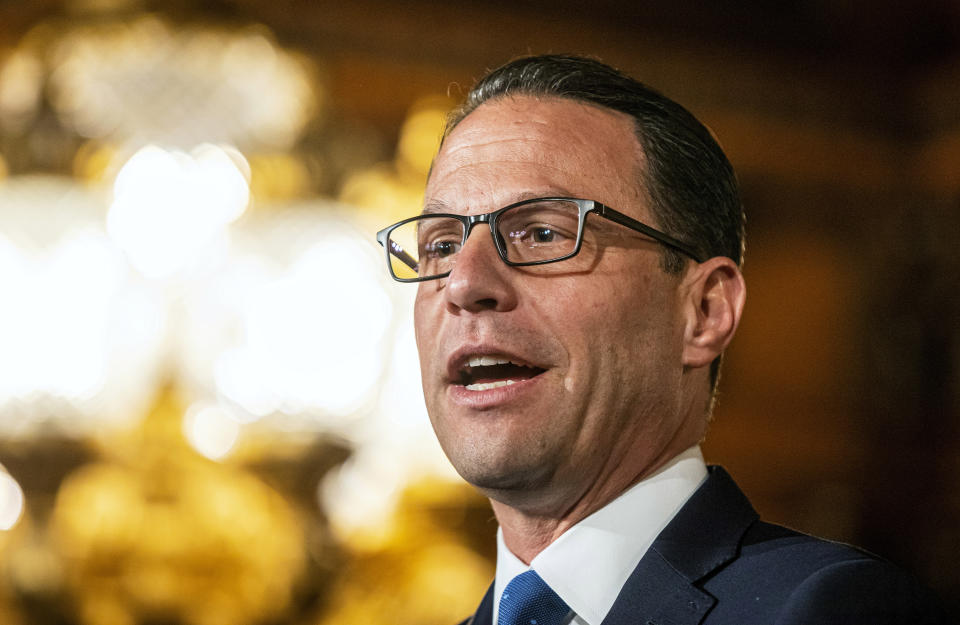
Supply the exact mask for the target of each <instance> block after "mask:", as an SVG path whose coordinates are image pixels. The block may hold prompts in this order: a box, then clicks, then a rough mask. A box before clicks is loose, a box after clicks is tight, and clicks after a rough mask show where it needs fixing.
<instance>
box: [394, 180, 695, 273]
mask: <svg viewBox="0 0 960 625" xmlns="http://www.w3.org/2000/svg"><path fill="white" fill-rule="evenodd" d="M557 201H561V202H573V203H574V204H576V205H577V207H578V209H579V224H578V226H577V242H576V245H575V246H574V248H573V251H571V252H570V253H569V254H566V255H564V256H560V257H559V258H550V259H547V260H531V261H523V262H515V261H511V260H509V259H508V258H507V248H506V244H505V243H504V241H503V239H502V238H501V237H500V235H499V234H498V233H497V218H498V217H499V216H500V214H501V213H503V212H505V211H508V210H510V209H512V208H517V207H518V206H523V205H525V204H534V203H536V202H557ZM591 213H593V214H595V215H599V216H600V217H603V218H605V219H609V220H610V221H612V222H614V223H618V224H620V225H621V226H625V227H627V228H630V229H631V230H634V231H636V232H639V233H641V234H645V235H647V236H648V237H650V238H651V239H653V240H654V241H656V242H658V243H660V244H661V245H665V246H667V247H669V248H673V249H675V250H676V251H678V252H680V253H681V254H684V255H685V256H689V257H690V258H692V259H693V260H695V261H697V262H698V263H702V262H703V259H702V258H701V256H700V255H699V254H698V253H697V252H696V251H694V249H693V248H692V247H690V246H689V245H687V244H686V243H684V242H683V241H680V240H678V239H675V238H673V237H672V236H670V235H669V234H667V233H665V232H661V231H660V230H657V229H656V228H653V227H651V226H648V225H647V224H645V223H643V222H641V221H637V220H636V219H634V218H633V217H630V216H628V215H625V214H623V213H621V212H620V211H617V210H614V209H612V208H610V207H609V206H606V205H605V204H601V203H600V202H597V201H595V200H583V199H580V198H573V197H538V198H531V199H529V200H523V201H520V202H515V203H513V204H510V205H509V206H504V207H503V208H499V209H497V210H495V211H491V212H489V213H483V214H482V215H456V214H453V213H426V214H421V215H417V216H416V217H408V218H407V219H404V220H403V221H398V222H397V223H395V224H393V225H390V226H387V227H386V228H384V229H383V230H381V231H380V232H378V233H377V241H378V242H379V243H380V245H382V246H383V249H384V251H386V253H387V268H388V269H389V271H390V276H391V277H392V278H393V279H394V280H396V281H397V282H425V281H427V280H438V279H440V278H446V277H447V276H449V275H450V272H449V271H446V272H444V273H441V274H437V275H435V276H427V277H425V278H420V277H417V278H401V277H399V276H397V275H396V274H395V273H394V272H393V263H392V262H391V260H390V254H391V253H390V247H389V245H387V241H389V240H390V233H391V232H393V231H394V230H395V229H396V228H399V227H400V226H402V225H404V224H408V223H410V222H411V221H417V220H420V219H424V218H434V217H449V218H451V219H456V220H458V221H459V222H460V223H462V224H463V239H462V240H461V241H460V245H461V246H462V245H466V243H467V238H468V237H469V236H470V232H471V231H472V230H473V227H474V226H475V225H477V224H479V223H486V224H489V225H490V234H491V236H492V237H493V242H494V245H495V246H496V248H497V254H499V256H500V260H502V261H503V262H504V263H506V264H507V265H509V266H511V267H527V266H530V265H547V264H549V263H557V262H560V261H561V260H567V259H568V258H573V257H574V256H576V255H577V254H578V253H579V252H580V246H581V244H582V243H583V232H584V225H585V224H586V221H587V215H589V214H591ZM396 256H397V258H398V259H399V260H401V261H402V262H404V263H405V264H407V265H408V266H409V267H410V268H411V269H414V270H416V267H417V264H418V263H417V262H416V261H414V259H413V257H412V256H410V255H409V254H407V253H406V252H403V251H401V252H400V253H399V254H397V255H396Z"/></svg>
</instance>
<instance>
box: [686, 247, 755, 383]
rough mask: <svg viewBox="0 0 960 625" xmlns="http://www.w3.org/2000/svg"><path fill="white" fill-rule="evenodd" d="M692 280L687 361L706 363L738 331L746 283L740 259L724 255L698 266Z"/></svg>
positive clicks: (689, 364) (688, 301)
mask: <svg viewBox="0 0 960 625" xmlns="http://www.w3.org/2000/svg"><path fill="white" fill-rule="evenodd" d="M688 284H689V287H688V291H687V293H686V301H685V302H684V307H685V308H684V311H685V321H686V326H685V328H684V349H683V364H684V366H686V367H691V368H698V367H705V366H707V365H709V364H710V363H711V362H713V360H714V359H715V358H716V357H717V356H719V355H720V354H721V353H723V350H724V349H726V347H727V345H728V344H729V343H730V341H731V340H732V339H733V335H734V334H735V333H736V331H737V326H738V325H739V324H740V316H741V315H742V313H743V305H744V301H745V300H746V294H747V290H746V284H745V283H744V280H743V274H741V273H740V268H739V267H737V265H736V263H734V262H733V261H732V260H731V259H729V258H726V257H723V256H720V257H716V258H711V259H709V260H707V261H705V262H703V263H701V264H700V265H699V266H697V267H696V268H695V269H694V272H693V273H692V274H691V275H690V277H689V283H688Z"/></svg>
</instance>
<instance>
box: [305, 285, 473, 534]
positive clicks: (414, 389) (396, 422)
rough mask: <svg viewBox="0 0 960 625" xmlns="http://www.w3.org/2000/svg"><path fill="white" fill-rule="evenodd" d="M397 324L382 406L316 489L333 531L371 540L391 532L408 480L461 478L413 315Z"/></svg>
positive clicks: (404, 306)
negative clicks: (433, 407)
mask: <svg viewBox="0 0 960 625" xmlns="http://www.w3.org/2000/svg"><path fill="white" fill-rule="evenodd" d="M401 293H402V294H403V295H398V296H397V297H398V298H399V299H401V300H410V299H412V297H413V293H412V292H411V291H403V292H401ZM412 307H413V303H412V301H402V302H401V303H398V305H397V308H398V309H400V310H404V311H409V310H412ZM398 326H399V328H398V331H397V336H396V342H395V343H394V346H393V350H392V356H391V359H390V364H389V367H388V373H387V376H386V380H384V382H383V383H382V384H381V387H380V403H379V406H378V408H379V410H377V411H376V412H375V414H373V415H371V416H370V417H368V418H367V419H365V423H364V428H363V430H362V431H361V432H358V433H356V434H355V436H354V438H355V439H356V443H357V451H356V452H355V454H354V455H353V456H351V458H350V459H348V460H347V462H345V463H344V464H343V465H341V466H340V467H338V468H337V469H335V470H334V471H332V472H331V473H330V474H329V475H328V477H327V479H326V480H325V481H324V483H323V484H322V485H321V488H320V490H319V492H318V495H319V497H320V501H321V502H322V505H323V508H324V509H325V510H326V511H327V514H328V515H329V517H330V521H331V523H332V525H333V527H334V529H335V530H337V531H338V532H339V533H340V534H341V535H343V536H349V537H351V538H353V539H357V537H358V536H362V537H363V540H364V541H367V542H372V543H376V542H377V541H378V540H381V539H383V538H384V537H385V536H386V535H387V533H388V532H389V531H390V523H389V520H390V515H391V514H393V512H394V509H395V506H396V504H397V500H398V497H399V496H400V494H401V493H402V492H403V489H404V488H405V487H406V486H407V485H408V484H410V483H413V482H416V481H418V480H422V479H425V478H427V477H432V478H441V479H444V480H446V479H449V480H451V481H454V482H459V481H460V478H459V477H458V476H457V474H456V471H455V470H454V469H453V467H452V465H451V464H450V462H449V461H448V460H447V458H446V456H445V455H444V454H443V451H442V450H441V449H440V445H439V443H437V439H436V437H435V436H434V434H433V429H432V428H431V426H430V420H429V418H428V416H427V409H426V406H425V404H424V400H423V391H422V390H421V385H420V366H419V360H418V356H417V347H416V341H415V339H414V332H413V323H412V318H411V315H410V314H404V315H402V317H401V319H400V320H399V322H398Z"/></svg>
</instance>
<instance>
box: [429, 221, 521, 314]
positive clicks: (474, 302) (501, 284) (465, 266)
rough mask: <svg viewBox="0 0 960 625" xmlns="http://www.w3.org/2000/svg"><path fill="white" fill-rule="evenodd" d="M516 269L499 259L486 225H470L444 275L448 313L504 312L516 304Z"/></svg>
mask: <svg viewBox="0 0 960 625" xmlns="http://www.w3.org/2000/svg"><path fill="white" fill-rule="evenodd" d="M516 274H517V271H516V269H514V268H513V267H510V266H508V265H507V264H506V263H504V262H503V261H502V260H501V259H500V255H499V254H498V253H497V248H496V246H495V245H494V242H493V237H491V236H490V229H489V228H473V230H472V231H471V232H470V234H469V235H468V236H467V241H466V242H465V243H464V245H463V247H462V248H461V249H460V251H459V252H458V253H457V262H456V264H455V265H454V266H453V270H452V271H451V272H450V275H449V276H448V277H447V278H446V283H447V284H446V289H445V297H446V301H447V306H448V307H449V308H450V309H451V311H452V312H455V311H457V310H464V311H468V312H471V313H476V312H481V311H484V310H492V311H498V312H504V311H507V310H511V309H513V308H514V307H515V306H516V305H517V290H516V285H515V284H514V282H515V280H516V278H517V275H516Z"/></svg>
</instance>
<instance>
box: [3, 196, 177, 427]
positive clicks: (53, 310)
mask: <svg viewBox="0 0 960 625" xmlns="http://www.w3.org/2000/svg"><path fill="white" fill-rule="evenodd" d="M105 204H106V203H105V202H104V201H102V198H100V197H99V196H97V195H96V194H93V195H85V194H83V193H80V192H79V190H78V189H77V187H76V186H75V185H73V184H72V183H66V182H64V181H62V180H58V179H54V178H43V177H38V178H32V179H26V180H24V179H19V178H13V179H11V180H9V181H7V182H5V183H4V184H3V185H0V206H2V207H3V210H2V211H0V233H2V234H0V293H2V294H3V297H2V300H3V305H2V306H0V345H2V346H3V348H2V349H0V415H2V416H4V417H6V416H8V415H9V416H15V418H0V435H14V436H19V435H26V434H29V433H30V432H31V431H32V430H33V429H35V428H40V427H49V426H50V425H53V424H56V426H58V428H62V429H63V430H64V431H67V432H73V433H77V432H83V431H87V428H90V427H91V426H92V427H94V428H96V429H97V431H102V430H103V426H104V425H105V424H106V423H108V422H111V421H113V422H123V421H129V420H132V419H136V418H138V417H139V416H140V415H139V412H138V410H139V409H140V408H141V407H142V406H143V402H145V401H146V400H147V399H148V398H149V396H150V395H151V394H152V392H153V390H152V384H153V383H154V381H155V376H156V374H157V369H158V367H159V365H160V364H161V363H160V361H159V356H160V353H161V347H162V341H163V338H164V330H165V320H164V317H165V314H164V311H163V308H162V305H161V304H160V302H159V301H158V300H159V298H158V295H157V294H156V293H151V292H150V291H149V290H147V289H145V285H144V284H143V283H142V282H137V281H136V280H134V279H133V278H134V277H135V276H134V274H132V272H130V270H129V267H128V265H127V264H126V262H125V260H124V258H123V254H122V253H120V252H119V250H117V249H116V247H115V246H114V244H113V243H112V242H111V241H110V239H109V237H107V235H106V233H105V232H104V231H103V229H102V222H101V220H102V214H103V209H104V206H105Z"/></svg>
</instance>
